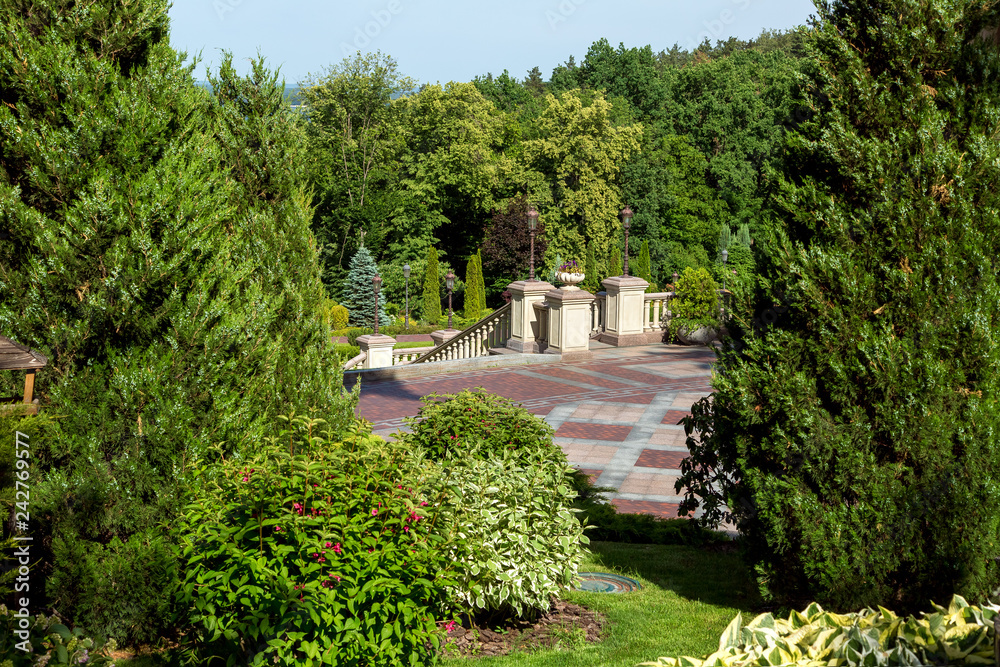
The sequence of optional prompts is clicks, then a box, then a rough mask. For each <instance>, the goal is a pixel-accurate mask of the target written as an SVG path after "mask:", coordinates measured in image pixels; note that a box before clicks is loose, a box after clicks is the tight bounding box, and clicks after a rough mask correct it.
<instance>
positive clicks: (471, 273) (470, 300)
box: [465, 251, 486, 322]
mask: <svg viewBox="0 0 1000 667" xmlns="http://www.w3.org/2000/svg"><path fill="white" fill-rule="evenodd" d="M485 308H486V286H485V283H484V282H483V259H482V257H481V256H480V253H479V252H478V251H477V252H476V254H475V255H473V256H472V258H471V259H470V260H469V263H468V265H467V267H466V269H465V316H466V317H468V318H469V319H471V320H473V321H474V322H477V321H479V318H480V317H482V316H483V310H485Z"/></svg>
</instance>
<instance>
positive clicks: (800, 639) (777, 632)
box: [641, 595, 1000, 667]
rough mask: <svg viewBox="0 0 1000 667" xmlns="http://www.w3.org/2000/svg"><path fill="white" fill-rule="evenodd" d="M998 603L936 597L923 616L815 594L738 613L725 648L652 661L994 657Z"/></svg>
mask: <svg viewBox="0 0 1000 667" xmlns="http://www.w3.org/2000/svg"><path fill="white" fill-rule="evenodd" d="M998 612H1000V607H998V606H996V605H989V606H984V607H973V606H970V605H969V604H968V603H967V602H966V601H965V600H964V599H963V598H962V597H960V596H958V595H956V596H954V597H953V598H952V600H951V604H950V605H949V606H948V608H947V609H946V608H944V607H940V606H938V605H934V611H933V612H931V613H924V614H923V618H919V619H918V618H914V617H907V618H900V617H898V616H896V615H895V614H894V613H892V612H891V611H889V610H887V609H884V608H882V607H879V608H878V610H872V609H865V610H863V611H860V612H857V613H852V614H833V613H830V612H827V611H824V610H823V608H822V607H820V606H819V605H818V604H816V603H815V602H814V603H812V604H810V605H809V606H808V607H807V608H806V609H804V610H803V611H802V612H801V613H800V612H797V611H793V612H792V613H791V614H789V616H788V618H787V619H781V618H777V619H776V618H774V616H772V615H771V614H761V615H760V616H758V617H756V618H755V619H753V620H752V621H750V622H749V623H747V624H746V625H743V617H742V615H737V616H736V618H734V619H733V621H732V623H730V624H729V627H727V628H726V631H725V632H724V633H723V634H722V637H721V638H720V639H719V650H718V651H717V652H715V653H713V654H711V655H709V656H706V657H704V658H702V659H700V660H699V659H696V658H688V657H684V658H660V659H659V660H657V661H656V662H644V663H641V664H642V665H649V666H650V667H709V666H711V667H729V666H730V665H732V666H733V667H736V666H737V665H761V666H768V665H775V666H778V665H802V666H803V667H813V666H815V667H847V666H848V665H878V666H882V665H885V666H889V665H893V666H897V665H898V666H905V667H923V666H924V665H982V664H991V663H992V662H993V658H994V655H993V651H994V648H993V643H994V632H993V619H994V618H996V616H997V613H998Z"/></svg>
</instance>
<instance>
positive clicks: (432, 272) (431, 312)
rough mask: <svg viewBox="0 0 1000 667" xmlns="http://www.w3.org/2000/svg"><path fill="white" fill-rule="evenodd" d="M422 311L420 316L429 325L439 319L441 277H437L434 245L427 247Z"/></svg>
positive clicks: (436, 253) (436, 254) (434, 323)
mask: <svg viewBox="0 0 1000 667" xmlns="http://www.w3.org/2000/svg"><path fill="white" fill-rule="evenodd" d="M422 311H423V312H422V313H421V316H422V317H423V318H424V320H426V321H427V322H428V323H429V324H431V325H436V324H437V323H438V320H440V319H441V279H440V278H439V277H438V252H437V248H434V247H431V248H428V249H427V270H426V273H425V274H424V298H423V308H422Z"/></svg>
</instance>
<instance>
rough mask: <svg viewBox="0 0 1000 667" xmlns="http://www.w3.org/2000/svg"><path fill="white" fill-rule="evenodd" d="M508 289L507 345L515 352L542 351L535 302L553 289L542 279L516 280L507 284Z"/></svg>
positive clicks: (540, 300) (542, 299) (542, 335)
mask: <svg viewBox="0 0 1000 667" xmlns="http://www.w3.org/2000/svg"><path fill="white" fill-rule="evenodd" d="M507 289H508V290H509V291H510V339H509V340H508V341H507V347H508V348H510V349H511V350H514V351H515V352H527V353H532V354H534V353H538V352H542V351H543V349H540V347H541V346H539V344H538V339H539V338H540V337H541V338H544V337H545V335H544V332H542V331H539V330H538V316H537V315H536V313H535V304H536V303H541V302H542V301H544V300H545V293H546V292H548V291H550V290H552V289H554V287H553V286H552V285H550V284H549V283H547V282H545V281H544V280H518V281H517V282H514V283H511V284H510V285H508V286H507Z"/></svg>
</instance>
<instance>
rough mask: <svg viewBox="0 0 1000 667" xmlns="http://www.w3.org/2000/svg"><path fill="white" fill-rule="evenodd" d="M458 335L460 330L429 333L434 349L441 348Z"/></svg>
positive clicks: (440, 330) (442, 330) (439, 330)
mask: <svg viewBox="0 0 1000 667" xmlns="http://www.w3.org/2000/svg"><path fill="white" fill-rule="evenodd" d="M460 333H462V330H461V329H438V330H437V331H432V332H431V340H432V341H434V347H441V346H442V345H444V344H445V343H447V342H448V341H450V340H451V339H452V338H454V337H455V336H457V335H458V334H460Z"/></svg>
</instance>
